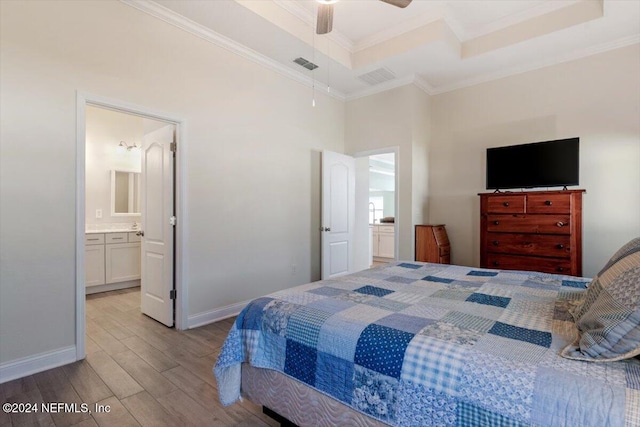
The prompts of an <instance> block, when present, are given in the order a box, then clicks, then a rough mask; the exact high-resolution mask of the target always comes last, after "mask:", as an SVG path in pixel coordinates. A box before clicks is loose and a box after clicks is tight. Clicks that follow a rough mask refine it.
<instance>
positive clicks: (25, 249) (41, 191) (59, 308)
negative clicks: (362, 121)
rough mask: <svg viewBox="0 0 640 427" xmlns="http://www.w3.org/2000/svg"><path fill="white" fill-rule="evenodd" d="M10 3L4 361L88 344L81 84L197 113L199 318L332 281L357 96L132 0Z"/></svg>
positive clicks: (190, 279)
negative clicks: (336, 177)
mask: <svg viewBox="0 0 640 427" xmlns="http://www.w3.org/2000/svg"><path fill="white" fill-rule="evenodd" d="M0 7H1V10H0V12H1V13H0V15H1V16H0V19H1V22H0V31H1V33H0V42H1V49H0V50H1V57H0V67H1V68H0V93H2V97H1V99H0V114H1V115H0V120H1V126H0V128H1V129H0V138H1V140H2V146H1V147H0V150H1V156H0V194H1V197H2V203H1V204H0V234H1V235H2V239H1V242H0V259H1V261H0V263H1V264H0V266H1V277H2V280H1V282H0V336H1V337H2V343H1V345H0V364H2V363H6V362H8V361H12V360H15V359H18V358H22V357H25V356H33V355H36V354H40V353H43V352H46V351H50V350H55V349H59V348H63V347H66V346H70V345H73V343H74V339H75V331H74V322H75V307H74V296H75V281H76V278H75V235H74V233H75V191H76V179H75V176H76V160H77V159H76V158H75V153H76V136H75V132H76V91H77V90H80V91H84V92H88V93H92V94H96V95H100V96H103V97H107V98H112V99H116V100H120V101H123V102H127V103H131V104H136V105H140V106H145V107H147V108H150V109H152V110H155V111H165V112H167V113H169V114H171V115H172V116H174V117H179V118H182V119H184V124H185V135H186V137H185V140H184V141H181V147H182V148H181V150H183V151H181V153H183V155H184V156H185V166H186V167H185V174H186V175H185V181H184V182H183V184H184V188H185V189H186V194H184V196H185V200H186V209H185V212H186V213H187V217H186V218H182V221H183V222H182V223H181V224H183V225H185V224H188V230H187V234H186V236H185V238H186V242H187V246H186V253H185V255H186V265H185V271H186V272H187V277H186V279H187V280H186V283H188V285H189V302H188V306H189V314H190V315H195V314H198V313H201V312H206V311H208V310H212V309H215V308H219V307H223V306H226V305H229V304H232V303H237V302H239V301H245V300H248V299H250V298H254V297H258V296H260V295H264V294H266V293H269V292H273V291H276V290H279V289H282V288H286V287H290V286H292V285H296V284H301V283H306V282H309V281H312V280H315V279H318V278H319V271H320V252H319V248H320V241H319V232H318V228H319V226H320V219H319V218H320V154H319V152H320V150H322V149H329V150H333V151H338V152H343V150H344V133H345V127H344V123H345V109H344V104H343V103H342V102H340V101H337V100H334V99H332V98H328V97H326V96H324V95H321V94H316V101H317V106H316V107H315V108H312V107H311V99H310V90H309V89H308V88H306V87H304V86H302V85H300V84H298V83H295V82H293V81H291V80H289V79H287V78H284V77H282V76H281V75H279V74H276V73H274V72H272V71H269V70H267V69H265V68H263V67H261V66H259V65H256V64H255V63H253V62H251V61H249V60H246V59H243V58H241V57H239V56H237V55H235V54H233V53H231V52H229V51H227V50H224V49H222V48H219V47H217V46H215V45H213V44H211V43H209V42H207V41H205V40H202V39H200V38H198V37H195V36H193V35H191V34H189V33H186V32H184V31H182V30H180V29H178V28H175V27H173V26H171V25H168V24H167V23H165V22H162V21H161V20H159V19H156V18H153V17H151V16H149V15H146V14H144V13H143V12H140V11H138V10H136V9H134V8H132V7H129V6H127V5H125V4H123V3H121V2H117V1H82V2H78V1H55V2H52V1H28V2H23V1H19V2H14V1H2V2H0ZM34 124H37V126H36V125H34ZM79 161H82V160H81V159H80V160H79ZM292 265H295V266H296V267H295V271H294V269H293V268H292Z"/></svg>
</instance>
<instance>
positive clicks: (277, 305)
mask: <svg viewBox="0 0 640 427" xmlns="http://www.w3.org/2000/svg"><path fill="white" fill-rule="evenodd" d="M298 308H300V306H299V305H297V304H291V303H289V302H286V301H279V300H273V301H270V302H269V303H267V305H266V306H265V307H264V316H263V318H262V330H263V331H265V332H271V333H272V334H276V335H280V336H281V337H284V336H285V335H286V332H287V324H288V323H289V317H291V314H292V313H293V312H295V311H296V310H297V309H298Z"/></svg>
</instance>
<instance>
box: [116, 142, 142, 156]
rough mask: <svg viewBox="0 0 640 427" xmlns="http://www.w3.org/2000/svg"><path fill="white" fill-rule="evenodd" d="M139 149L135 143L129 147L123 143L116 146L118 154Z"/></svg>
mask: <svg viewBox="0 0 640 427" xmlns="http://www.w3.org/2000/svg"><path fill="white" fill-rule="evenodd" d="M138 149H139V147H138V146H137V145H136V143H135V142H134V143H133V145H129V144H127V143H126V142H124V141H120V144H118V152H119V153H124V152H125V150H126V151H131V150H138Z"/></svg>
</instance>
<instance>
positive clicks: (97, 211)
mask: <svg viewBox="0 0 640 427" xmlns="http://www.w3.org/2000/svg"><path fill="white" fill-rule="evenodd" d="M96 218H98V219H100V218H102V209H96Z"/></svg>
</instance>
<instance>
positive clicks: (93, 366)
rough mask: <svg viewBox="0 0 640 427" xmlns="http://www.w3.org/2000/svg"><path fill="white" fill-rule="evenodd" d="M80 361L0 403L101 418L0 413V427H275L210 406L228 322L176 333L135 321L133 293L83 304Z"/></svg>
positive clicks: (22, 382) (5, 387) (20, 385)
mask: <svg viewBox="0 0 640 427" xmlns="http://www.w3.org/2000/svg"><path fill="white" fill-rule="evenodd" d="M86 307H87V358H86V359H85V360H83V361H80V362H76V363H73V364H71V365H67V366H63V367H60V368H55V369H50V370H48V371H45V372H41V373H39V374H35V375H31V376H28V377H25V378H21V379H18V380H14V381H10V382H7V383H4V384H0V400H1V401H2V403H5V402H10V403H13V402H18V403H27V402H29V403H38V404H39V403H42V402H63V403H74V402H75V403H87V404H89V406H90V408H91V409H93V407H94V406H93V405H94V404H95V403H98V404H100V405H108V406H109V407H110V408H111V411H110V412H109V413H95V412H94V413H91V414H87V413H84V414H83V413H64V412H62V413H48V414H47V413H42V412H38V413H32V414H11V415H9V414H5V413H4V412H0V426H1V427H5V426H12V427H17V426H32V425H37V426H40V425H43V426H78V427H90V426H97V425H99V426H114V427H126V426H153V427H156V426H244V427H249V426H256V427H266V426H278V425H279V424H278V423H276V422H275V421H273V420H272V419H271V418H269V417H267V416H266V415H264V414H262V408H261V407H260V406H257V405H254V404H253V403H251V402H249V401H247V400H245V401H244V402H241V403H236V404H234V405H231V406H230V407H226V408H225V407H222V406H221V405H220V402H219V401H218V391H217V389H216V382H215V378H214V376H213V374H212V372H211V371H212V368H213V365H214V363H215V360H216V358H217V356H218V352H219V351H220V348H221V347H222V343H223V342H224V339H225V337H226V334H227V332H228V331H229V329H230V327H231V324H232V322H233V320H234V319H227V320H224V321H221V322H218V323H213V324H210V325H206V326H202V327H200V328H196V329H191V330H188V331H176V330H175V329H170V328H167V327H165V326H164V325H161V324H160V323H158V322H156V321H154V320H151V319H150V318H148V317H146V316H144V315H143V314H141V313H140V290H139V288H135V289H133V290H120V291H113V292H105V293H101V294H94V295H89V296H87V306H86Z"/></svg>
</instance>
